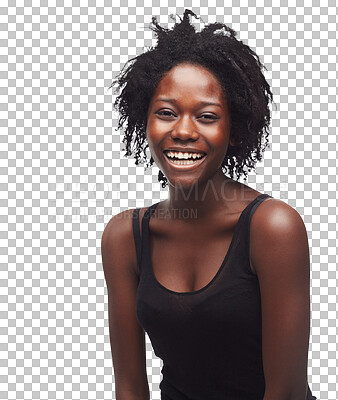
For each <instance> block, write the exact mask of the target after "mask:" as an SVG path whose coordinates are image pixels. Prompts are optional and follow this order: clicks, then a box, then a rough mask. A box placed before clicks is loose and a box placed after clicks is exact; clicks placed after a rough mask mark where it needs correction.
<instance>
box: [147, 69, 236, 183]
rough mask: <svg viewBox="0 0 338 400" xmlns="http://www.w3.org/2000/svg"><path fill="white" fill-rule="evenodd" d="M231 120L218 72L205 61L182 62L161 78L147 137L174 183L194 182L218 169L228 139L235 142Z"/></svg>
mask: <svg viewBox="0 0 338 400" xmlns="http://www.w3.org/2000/svg"><path fill="white" fill-rule="evenodd" d="M230 125H231V120H230V113H229V108H228V104H227V101H226V99H225V97H224V94H223V91H222V88H221V86H220V84H219V82H218V80H217V79H216V77H215V76H214V75H213V74H212V73H211V72H210V71H209V70H207V69H205V68H204V67H202V66H199V65H192V64H188V63H182V64H179V65H177V66H175V67H174V68H172V69H171V70H170V71H169V72H168V73H167V74H166V75H165V76H164V77H163V78H162V79H161V81H160V82H159V84H158V86H157V88H156V90H155V92H154V94H153V97H152V98H151V101H150V104H149V109H148V119H147V129H146V137H147V141H148V145H149V149H150V152H151V155H152V157H153V159H154V161H155V163H156V164H157V166H158V167H159V168H160V170H161V171H162V172H163V173H164V175H165V176H166V178H167V179H168V181H169V183H170V184H172V185H173V186H175V185H177V184H181V185H182V186H191V185H193V184H196V183H198V182H200V183H202V182H205V181H207V180H208V179H212V177H213V176H214V175H215V174H216V173H217V172H218V173H219V171H220V169H221V165H222V161H223V160H224V157H225V155H226V152H227V149H228V145H229V142H230V143H231V144H233V141H230ZM170 150H171V151H170ZM180 152H181V153H183V156H182V154H179V153H180ZM168 153H169V154H168ZM184 153H188V154H184ZM192 153H197V155H193V154H192ZM175 156H176V157H175ZM200 156H202V158H199V157H200ZM170 157H171V158H170ZM172 157H175V158H176V160H175V158H174V159H173V158H172ZM177 157H178V158H182V157H183V158H184V161H183V160H181V161H179V160H177ZM187 157H188V158H189V160H186V158H187ZM195 157H196V158H195ZM194 160H195V161H194ZM196 160H197V161H196Z"/></svg>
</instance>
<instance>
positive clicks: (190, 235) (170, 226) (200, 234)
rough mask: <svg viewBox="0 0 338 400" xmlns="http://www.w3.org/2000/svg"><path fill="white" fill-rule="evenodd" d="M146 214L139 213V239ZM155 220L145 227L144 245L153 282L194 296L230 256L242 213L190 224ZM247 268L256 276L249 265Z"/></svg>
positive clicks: (152, 219) (233, 213)
mask: <svg viewBox="0 0 338 400" xmlns="http://www.w3.org/2000/svg"><path fill="white" fill-rule="evenodd" d="M145 211H146V208H143V209H141V210H140V221H139V222H140V232H141V235H142V225H141V222H142V217H143V215H144V212H145ZM155 216H156V214H155V215H154V216H152V217H151V218H150V220H149V223H148V224H147V226H149V230H148V232H149V235H148V238H149V239H148V242H147V243H145V245H146V246H147V247H148V249H146V250H147V251H148V254H149V261H150V264H151V265H149V267H150V268H151V269H152V271H153V274H154V276H155V279H156V280H157V281H158V282H159V283H160V284H161V285H162V286H164V287H165V288H167V289H169V290H172V291H175V292H193V291H197V290H200V289H201V288H203V287H205V286H206V285H208V284H209V282H211V281H212V280H213V278H214V277H215V276H216V274H217V273H218V271H219V270H220V268H221V266H222V264H223V263H224V262H225V260H226V259H227V257H228V256H229V255H230V252H231V250H232V249H231V247H232V242H233V239H234V235H235V233H236V227H237V224H238V222H239V219H240V216H241V211H237V212H236V211H235V212H232V213H227V214H226V215H225V214H224V215H216V214H215V215H213V216H211V217H210V218H209V219H208V220H207V221H192V222H191V223H187V222H186V221H180V220H179V219H178V220H171V219H169V218H168V219H165V220H164V219H163V220H161V219H160V218H154V217H155ZM147 222H148V221H147ZM237 230H238V228H237ZM236 234H238V233H236ZM250 267H251V270H252V272H253V273H255V272H254V268H253V266H252V265H251V263H250Z"/></svg>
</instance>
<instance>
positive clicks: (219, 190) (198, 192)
mask: <svg viewBox="0 0 338 400" xmlns="http://www.w3.org/2000/svg"><path fill="white" fill-rule="evenodd" d="M232 182H234V181H233V180H232V179H230V178H228V177H226V176H225V175H224V174H223V172H222V170H221V169H220V170H219V171H218V172H217V173H216V174H215V175H214V176H213V177H212V178H210V179H208V180H207V181H205V182H202V183H201V182H197V183H196V184H194V185H190V186H182V185H180V184H177V185H175V186H173V185H171V184H170V183H169V197H168V199H167V200H166V201H165V202H164V204H165V208H166V209H167V211H168V212H169V213H170V214H171V215H173V216H175V215H176V216H177V217H178V216H180V218H184V219H202V218H203V217H204V216H206V215H210V212H211V211H216V210H217V209H219V208H221V207H224V205H225V204H228V202H229V201H230V200H233V199H232V198H231V192H232V191H231V190H229V188H230V184H231V183H232ZM229 196H230V197H229Z"/></svg>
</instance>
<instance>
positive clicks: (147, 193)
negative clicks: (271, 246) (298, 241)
mask: <svg viewBox="0 0 338 400" xmlns="http://www.w3.org/2000/svg"><path fill="white" fill-rule="evenodd" d="M109 3H110V4H114V7H111V6H109ZM192 3H193V5H194V6H193V8H192ZM224 3H226V4H227V7H224ZM287 3H289V4H290V5H289V6H285V4H287ZM127 4H128V5H127ZM239 4H240V6H239ZM185 8H192V9H193V11H194V12H195V13H196V14H197V15H199V16H201V21H202V22H205V23H212V22H215V21H221V22H225V23H226V24H228V25H230V26H231V27H232V28H233V29H235V30H236V31H237V32H238V34H239V38H240V39H241V40H243V41H244V42H246V43H248V44H249V45H250V46H251V47H252V48H253V49H254V50H255V51H256V52H257V54H258V55H260V56H261V59H262V61H263V62H264V64H265V65H266V67H267V68H268V73H267V78H268V81H269V83H270V84H271V87H272V91H273V93H274V96H275V101H276V103H277V106H278V110H277V111H275V112H274V113H273V121H272V135H271V139H270V143H271V146H270V148H269V149H268V150H267V151H266V152H265V153H264V162H262V163H261V164H259V165H258V166H257V174H256V173H255V172H254V171H252V172H251V173H250V175H249V179H248V181H247V182H246V183H247V184H248V185H249V186H251V187H253V188H256V189H257V190H259V191H261V192H264V193H268V194H271V195H272V196H273V197H275V198H279V199H282V200H283V201H285V202H287V203H288V204H290V205H291V206H292V207H294V208H295V209H296V210H297V211H298V212H299V213H300V215H301V216H302V217H303V220H304V222H305V225H306V228H307V231H308V238H309V245H310V253H311V335H310V347H309V363H308V379H309V384H310V387H311V389H312V391H313V393H314V395H315V396H317V397H318V398H319V399H320V400H326V399H331V400H333V399H337V398H338V385H337V375H338V368H337V366H338V364H337V358H338V357H337V356H338V352H337V333H338V332H337V324H336V321H337V318H338V315H337V301H338V298H337V289H336V286H337V270H336V256H337V182H336V177H337V163H336V159H337V138H336V129H337V115H336V110H337V105H336V98H337V72H336V70H337V66H336V65H337V7H336V2H335V1H334V0H321V1H319V0H308V1H307V2H305V1H304V0H294V1H292V2H291V1H290V2H285V1H284V2H283V1H281V0H275V1H272V0H265V1H264V0H261V1H253V0H243V1H237V0H229V1H227V2H223V1H221V0H196V1H195V0H194V2H192V1H191V0H189V1H188V0H187V1H185V2H184V3H183V1H177V2H175V1H173V0H161V5H160V0H153V1H145V0H144V1H142V0H133V1H128V2H127V1H122V0H114V1H113V2H104V1H94V0H88V1H86V0H84V1H82V0H81V2H80V0H73V1H71V0H70V1H67V2H66V1H62V0H57V1H55V0H51V1H48V2H47V1H35V0H30V1H23V0H20V1H19V0H18V1H13V0H12V1H9V0H7V1H6V0H2V2H1V7H0V12H1V15H0V18H1V19H0V21H1V24H0V26H1V31H0V43H1V64H0V68H1V69H0V78H1V93H0V97H1V101H0V107H1V108H0V111H1V120H0V131H1V136H0V137H1V147H0V152H1V157H0V160H1V161H0V162H1V236H0V240H1V253H0V254H1V280H0V282H1V285H2V290H1V310H2V313H1V316H2V319H1V342H0V343H1V360H2V361H1V385H0V387H1V389H0V398H1V399H25V400H30V399H48V400H51V399H72V400H75V399H81V400H85V399H112V398H115V395H114V376H113V367H112V359H111V353H110V344H109V330H108V308H107V292H106V288H105V281H104V276H103V271H102V264H101V254H100V239H101V235H102V232H103V229H104V226H105V224H106V223H107V222H108V220H109V219H110V218H111V216H112V215H115V214H117V213H118V212H120V211H122V210H124V209H127V208H134V207H142V206H149V205H150V204H153V203H155V202H157V201H159V200H163V199H165V198H166V196H167V189H162V188H161V187H160V184H159V183H158V181H157V174H158V168H157V167H156V166H154V167H153V169H152V170H151V169H145V168H144V166H142V165H139V166H135V164H134V160H133V158H130V159H126V158H123V154H124V151H123V149H124V147H123V145H122V144H121V138H122V135H121V132H117V131H116V130H115V128H116V126H117V116H116V114H115V113H114V112H113V107H112V103H113V100H114V95H113V93H112V91H111V90H108V88H109V85H110V84H111V82H112V79H113V78H114V77H115V75H116V74H117V72H118V71H119V70H120V69H121V68H122V67H123V65H124V63H125V62H126V61H127V60H128V59H130V58H131V57H133V56H135V55H138V54H140V53H141V52H143V51H144V50H145V48H147V47H149V46H151V45H153V44H154V42H153V38H152V33H151V31H150V30H149V29H148V26H149V23H150V22H151V16H153V15H156V16H158V17H159V22H160V23H161V24H169V27H172V26H173V21H172V20H170V19H169V14H171V13H178V14H179V15H182V14H183V12H184V9H185ZM193 21H194V23H195V24H196V26H197V28H198V29H200V28H202V27H203V24H202V23H200V21H197V20H195V19H193ZM196 21H197V22H196ZM161 366H162V364H161V360H159V359H157V358H156V356H155V355H154V353H153V350H152V348H151V344H150V341H149V338H148V337H147V369H148V378H149V386H150V390H151V392H152V397H151V398H152V399H154V400H155V399H159V398H160V393H159V388H158V384H159V382H160V379H161V374H160V371H161Z"/></svg>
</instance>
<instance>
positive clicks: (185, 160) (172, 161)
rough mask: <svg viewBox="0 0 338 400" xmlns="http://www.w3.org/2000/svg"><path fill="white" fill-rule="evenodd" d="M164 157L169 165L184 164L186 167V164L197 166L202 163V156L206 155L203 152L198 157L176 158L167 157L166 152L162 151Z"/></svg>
mask: <svg viewBox="0 0 338 400" xmlns="http://www.w3.org/2000/svg"><path fill="white" fill-rule="evenodd" d="M164 154H165V156H166V159H167V160H168V161H169V164H171V165H175V166H184V167H186V168H187V167H188V166H195V165H196V166H197V165H199V164H201V163H202V161H203V160H204V158H205V157H206V154H204V155H203V156H202V157H200V158H192V157H190V158H177V157H169V156H168V155H167V153H166V152H164Z"/></svg>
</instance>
